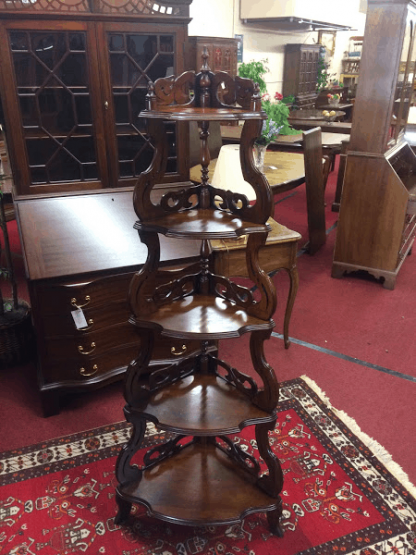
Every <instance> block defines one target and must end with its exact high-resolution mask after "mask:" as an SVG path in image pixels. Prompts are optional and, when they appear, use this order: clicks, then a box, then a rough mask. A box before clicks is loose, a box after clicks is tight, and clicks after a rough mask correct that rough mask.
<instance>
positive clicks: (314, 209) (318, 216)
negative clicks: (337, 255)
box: [302, 127, 330, 254]
mask: <svg viewBox="0 0 416 555" xmlns="http://www.w3.org/2000/svg"><path fill="white" fill-rule="evenodd" d="M302 135H303V153H304V157H305V183H306V204H307V212H308V230H309V242H308V252H309V254H315V253H316V252H317V251H318V250H319V249H320V248H321V247H322V245H324V244H325V242H326V227H325V196H324V195H325V184H326V181H327V179H328V173H329V168H330V160H329V158H325V157H324V156H323V154H322V136H321V128H320V127H315V128H314V129H309V130H308V131H304V132H303V133H302ZM323 159H325V162H324V164H323V165H322V160H323Z"/></svg>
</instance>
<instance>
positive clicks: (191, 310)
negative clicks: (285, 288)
mask: <svg viewBox="0 0 416 555" xmlns="http://www.w3.org/2000/svg"><path fill="white" fill-rule="evenodd" d="M220 89H221V90H222V91H223V90H227V94H226V95H222V96H221V100H220V99H219V94H218V91H219V90H220ZM224 96H226V98H224ZM146 99H147V109H146V110H144V111H143V112H142V113H141V114H140V116H141V117H143V118H145V119H146V122H147V126H148V133H149V135H150V136H151V137H152V140H153V141H154V144H155V145H156V149H155V153H154V157H153V161H152V163H151V165H150V167H149V168H148V170H147V171H146V172H144V173H142V174H141V176H140V178H139V180H138V183H137V186H136V188H135V193H134V208H135V211H136V214H137V216H138V221H137V223H136V226H135V227H136V229H137V231H138V233H139V236H140V238H141V241H142V242H143V243H144V244H146V245H147V247H148V256H147V261H146V263H145V265H144V267H143V269H142V270H141V271H140V272H139V273H137V274H135V275H134V277H133V279H132V282H131V285H130V305H131V309H132V316H131V318H130V323H131V324H132V325H133V326H135V327H137V328H139V329H140V337H141V348H140V350H139V353H138V356H137V358H136V359H134V361H133V362H132V363H131V365H130V367H129V369H128V371H127V375H126V381H125V390H124V395H125V399H126V402H127V404H126V407H125V415H126V418H127V420H128V421H129V422H131V423H132V424H133V428H134V431H133V434H132V437H131V440H130V441H129V442H128V443H127V444H126V445H125V446H124V448H123V450H122V452H121V453H120V456H119V459H118V463H117V470H116V474H117V479H118V482H119V486H118V488H117V502H118V505H119V512H118V515H117V518H116V521H117V523H121V522H123V521H124V520H126V519H127V517H128V516H129V514H130V509H131V505H132V503H141V504H143V505H144V506H146V507H147V509H148V512H149V514H152V515H154V516H155V517H157V518H160V519H162V520H166V521H170V522H175V523H179V524H187V525H200V524H211V525H214V524H215V525H217V524H230V523H237V522H239V521H241V520H242V519H243V518H244V517H245V516H247V515H248V514H250V513H254V512H266V513H267V515H268V521H269V525H270V528H271V530H272V531H273V533H276V534H278V535H282V533H283V531H282V528H281V526H280V517H281V511H282V509H281V506H282V501H281V498H280V492H281V490H282V487H283V474H282V470H281V467H280V463H279V461H278V459H277V457H276V456H275V455H274V454H273V453H272V451H271V448H270V444H269V439H268V432H269V431H270V430H271V429H273V428H274V426H275V423H276V418H277V414H276V406H277V402H278V396H279V385H278V382H277V379H276V376H275V373H274V371H273V369H272V368H271V367H270V366H269V365H268V364H267V362H266V359H265V356H264V347H263V345H264V341H265V340H267V339H268V338H269V337H270V334H271V331H272V329H273V327H274V322H273V320H272V315H273V313H274V311H275V308H276V293H275V290H274V286H273V283H272V281H271V280H270V278H269V276H268V275H267V273H265V272H264V271H262V269H261V268H260V266H259V256H258V255H259V249H260V248H261V247H262V246H263V245H264V244H265V241H266V238H267V234H268V231H269V226H268V224H267V220H268V218H269V217H270V214H271V213H272V209H273V196H272V194H271V190H270V187H269V185H268V183H267V181H266V179H265V177H264V175H263V174H262V173H260V172H259V171H258V170H257V169H256V168H255V166H254V160H253V154H252V147H253V143H254V141H255V139H256V137H257V136H258V135H259V134H260V130H261V126H262V120H263V119H265V117H266V116H265V113H264V112H262V110H261V101H260V95H259V91H258V88H257V87H255V86H254V85H253V83H252V82H251V81H249V80H247V79H241V78H239V77H235V78H232V77H231V76H229V75H228V74H226V73H224V72H219V73H213V72H211V70H210V69H209V67H208V66H207V63H206V58H205V62H204V65H203V68H202V70H201V72H199V73H197V74H196V73H195V72H194V71H188V72H185V73H184V74H182V75H180V76H179V77H178V78H176V79H175V78H173V77H172V78H169V79H158V80H157V81H156V82H155V83H154V84H153V83H151V84H150V85H149V91H148V95H147V97H146ZM226 103H227V104H226ZM227 119H229V120H233V119H234V120H244V121H245V123H244V127H243V131H242V137H241V155H240V160H241V168H242V171H243V175H244V178H245V179H246V181H248V182H249V183H250V184H251V185H252V187H253V190H254V191H255V194H256V200H255V202H254V203H252V204H251V203H249V201H248V199H247V197H246V196H245V195H242V194H240V193H238V192H235V191H234V192H233V191H232V185H233V184H232V183H230V184H229V187H230V190H225V189H219V188H214V187H212V185H211V184H210V183H209V182H208V166H209V163H210V156H209V149H208V136H209V122H210V121H224V120H227ZM167 120H173V121H181V120H183V121H197V122H198V125H199V129H200V140H201V167H202V169H201V180H200V183H194V184H193V185H190V186H189V187H186V188H183V189H182V190H179V191H169V192H167V193H166V194H164V195H163V196H162V198H161V199H160V201H159V202H158V203H157V204H155V202H154V200H152V190H153V189H154V187H155V186H156V185H157V184H158V183H160V182H161V180H162V179H163V175H164V171H165V167H166V152H167V151H166V143H165V135H164V132H163V122H164V121H167ZM160 234H161V235H165V236H167V237H174V238H176V239H184V240H186V239H193V240H195V239H198V240H200V241H201V250H200V261H199V262H196V263H193V264H191V265H190V266H188V268H187V269H186V271H185V272H181V273H180V275H179V277H175V275H172V274H171V273H170V272H166V271H163V270H161V269H160V267H159V266H160V245H159V235H160ZM242 235H247V236H248V241H247V255H246V260H247V269H248V274H249V277H250V279H251V281H252V282H253V283H254V284H255V285H256V286H257V287H258V289H259V291H261V292H262V295H261V298H260V299H255V298H254V296H253V294H252V292H251V291H250V289H248V288H247V287H243V286H241V285H238V284H237V283H235V282H233V281H232V279H230V278H227V277H224V276H221V275H217V274H215V273H214V272H213V271H212V260H211V257H210V240H212V239H235V240H238V238H239V237H241V236H242ZM245 333H250V354H251V361H252V366H253V369H254V371H255V372H256V373H257V375H258V377H259V378H260V380H259V381H260V383H261V387H259V385H258V384H257V381H256V380H255V379H254V378H253V377H251V376H248V375H245V374H243V373H242V372H241V371H239V370H238V369H237V368H234V367H232V366H231V365H229V364H228V363H227V362H226V361H225V360H221V359H219V358H218V356H217V351H216V350H215V349H214V348H213V346H215V345H216V344H217V342H218V341H220V340H222V339H224V338H237V337H239V336H241V335H243V334H245ZM163 337H174V338H178V339H183V340H184V341H185V340H192V341H196V342H199V344H200V349H199V351H198V352H195V351H193V352H192V354H190V355H189V356H183V357H181V358H180V360H178V362H177V363H176V364H171V365H170V366H169V367H165V368H152V367H151V366H150V361H151V358H152V351H153V348H154V346H155V344H157V342H158V341H159V340H160V339H161V338H163ZM147 422H153V423H154V424H155V425H156V426H157V427H158V428H159V429H161V430H166V431H169V432H173V433H174V434H175V435H174V436H173V439H171V440H169V441H168V442H167V443H166V444H164V445H160V446H157V447H155V448H153V449H151V450H150V451H148V452H147V453H145V455H144V458H143V464H142V465H141V466H140V467H139V466H136V465H132V464H131V461H132V458H133V456H134V455H135V454H136V453H137V451H138V450H139V449H140V447H141V443H142V440H143V437H144V432H145V429H146V423H147ZM247 426H255V436H256V440H257V444H258V449H259V456H260V457H262V458H263V460H264V462H265V463H266V465H267V469H268V472H266V473H265V474H264V473H262V472H261V471H260V464H259V461H258V460H257V459H256V458H255V457H253V456H251V455H249V454H247V453H245V452H244V451H243V450H242V449H241V448H240V447H239V446H238V444H236V443H234V442H233V438H232V436H231V434H238V433H239V432H240V431H241V430H242V429H243V428H245V427H247Z"/></svg>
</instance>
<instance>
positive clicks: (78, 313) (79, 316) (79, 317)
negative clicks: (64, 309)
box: [71, 308, 88, 330]
mask: <svg viewBox="0 0 416 555" xmlns="http://www.w3.org/2000/svg"><path fill="white" fill-rule="evenodd" d="M71 314H72V318H73V319H74V322H75V327H76V328H77V330H81V329H82V328H87V327H88V324H87V320H86V319H85V316H84V313H83V312H82V308H77V309H76V310H72V311H71Z"/></svg>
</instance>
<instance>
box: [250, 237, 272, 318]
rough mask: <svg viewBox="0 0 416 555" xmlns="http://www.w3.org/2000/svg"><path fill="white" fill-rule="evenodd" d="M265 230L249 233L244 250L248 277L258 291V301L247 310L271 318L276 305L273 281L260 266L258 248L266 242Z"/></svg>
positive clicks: (255, 314) (252, 313)
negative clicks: (259, 295) (259, 296)
mask: <svg viewBox="0 0 416 555" xmlns="http://www.w3.org/2000/svg"><path fill="white" fill-rule="evenodd" d="M267 235H268V233H267V232H264V233H255V234H253V235H249V237H248V241H247V250H246V264H247V272H248V276H249V278H250V279H251V280H252V281H253V282H254V283H255V284H256V286H257V287H258V290H259V291H260V294H261V298H260V301H259V302H257V303H256V304H254V305H253V307H252V308H249V309H248V310H247V312H248V313H249V314H251V315H253V316H257V317H258V318H263V319H269V318H272V316H273V314H274V312H275V310H276V307H277V295H276V289H275V287H274V284H273V281H272V280H271V278H270V276H269V275H268V273H267V272H265V271H264V270H262V269H261V268H260V263H259V250H260V248H261V247H263V246H264V245H265V244H266V239H267Z"/></svg>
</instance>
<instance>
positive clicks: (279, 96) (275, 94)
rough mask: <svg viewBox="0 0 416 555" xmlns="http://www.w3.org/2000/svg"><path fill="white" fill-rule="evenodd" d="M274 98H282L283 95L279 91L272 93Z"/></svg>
mask: <svg viewBox="0 0 416 555" xmlns="http://www.w3.org/2000/svg"><path fill="white" fill-rule="evenodd" d="M274 99H275V100H283V95H282V94H280V93H279V92H275V93H274Z"/></svg>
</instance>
